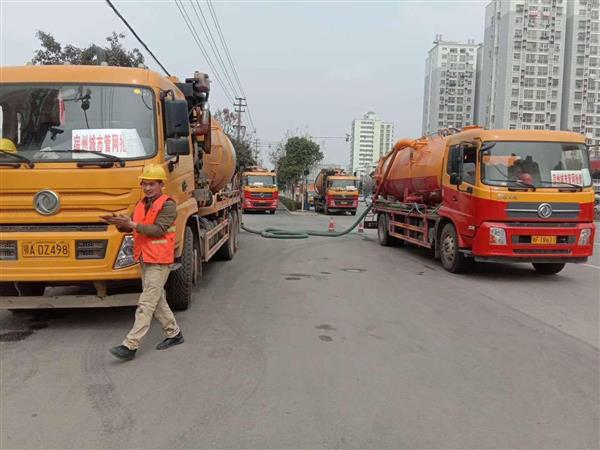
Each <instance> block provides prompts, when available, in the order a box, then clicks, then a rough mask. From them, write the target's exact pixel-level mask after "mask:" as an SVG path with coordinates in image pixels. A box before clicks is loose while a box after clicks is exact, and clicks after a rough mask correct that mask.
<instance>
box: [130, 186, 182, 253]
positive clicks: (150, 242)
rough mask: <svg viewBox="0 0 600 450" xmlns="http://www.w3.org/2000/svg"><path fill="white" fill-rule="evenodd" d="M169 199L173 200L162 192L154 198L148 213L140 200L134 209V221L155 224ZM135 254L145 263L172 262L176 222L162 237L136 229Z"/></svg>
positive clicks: (134, 233)
mask: <svg viewBox="0 0 600 450" xmlns="http://www.w3.org/2000/svg"><path fill="white" fill-rule="evenodd" d="M167 200H171V198H170V197H169V196H168V195H165V194H162V195H161V196H160V197H158V198H157V199H156V200H154V202H153V203H152V205H151V206H150V208H149V209H148V212H147V213H146V205H145V203H144V201H143V200H141V201H139V202H138V203H137V205H135V210H134V211H133V221H134V222H136V223H141V224H144V225H153V224H154V222H156V218H157V217H158V213H159V212H160V210H161V209H162V207H163V205H164V204H165V202H166V201H167ZM133 256H134V257H135V260H136V261H140V260H142V261H144V262H145V263H150V264H172V263H173V261H174V260H175V222H173V224H171V226H170V227H169V229H168V230H167V232H166V233H165V234H164V235H163V236H160V237H150V236H146V235H144V234H142V233H138V232H137V231H135V230H134V231H133Z"/></svg>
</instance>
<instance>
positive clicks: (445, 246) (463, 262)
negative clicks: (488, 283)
mask: <svg viewBox="0 0 600 450" xmlns="http://www.w3.org/2000/svg"><path fill="white" fill-rule="evenodd" d="M440 255H441V260H442V266H443V267H444V269H446V270H447V271H448V272H451V273H461V272H464V271H465V270H466V269H467V267H468V266H469V263H470V262H471V260H469V258H467V257H466V256H465V255H463V254H462V253H461V252H460V251H459V248H458V236H457V234H456V229H455V228H454V225H452V224H451V223H447V224H446V225H444V228H443V229H442V234H441V236H440Z"/></svg>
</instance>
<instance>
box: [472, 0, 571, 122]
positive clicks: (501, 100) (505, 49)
mask: <svg viewBox="0 0 600 450" xmlns="http://www.w3.org/2000/svg"><path fill="white" fill-rule="evenodd" d="M571 1H573V2H575V1H577V2H578V1H579V0H571ZM566 9H567V1H566V0H515V1H502V0H493V1H492V2H491V3H490V4H488V6H487V7H486V14H485V36H484V44H483V50H482V51H483V54H482V58H481V59H482V68H481V80H480V82H479V92H478V95H479V98H478V102H477V103H478V112H477V118H478V125H482V126H484V127H486V128H509V129H535V130H543V129H550V130H558V129H560V127H561V107H562V97H563V68H564V54H565V35H566V12H567V11H566Z"/></svg>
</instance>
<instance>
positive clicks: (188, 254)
mask: <svg viewBox="0 0 600 450" xmlns="http://www.w3.org/2000/svg"><path fill="white" fill-rule="evenodd" d="M194 254H195V252H194V233H192V229H191V228H190V227H185V232H184V233H183V252H182V253H181V266H180V267H179V268H178V269H177V270H174V271H172V272H171V274H170V275H169V279H168V280H167V283H166V285H165V291H166V293H167V303H168V304H169V307H170V308H171V309H172V310H173V311H184V310H186V309H188V308H189V307H190V304H191V303H192V289H193V284H194V264H195V263H194Z"/></svg>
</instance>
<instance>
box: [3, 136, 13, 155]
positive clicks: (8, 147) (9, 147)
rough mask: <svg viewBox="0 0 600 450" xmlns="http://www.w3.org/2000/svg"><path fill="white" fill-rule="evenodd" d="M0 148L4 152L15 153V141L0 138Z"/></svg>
mask: <svg viewBox="0 0 600 450" xmlns="http://www.w3.org/2000/svg"><path fill="white" fill-rule="evenodd" d="M0 150H2V151H5V152H11V153H16V152H17V147H15V143H14V142H13V141H11V140H10V139H7V138H2V139H0Z"/></svg>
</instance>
